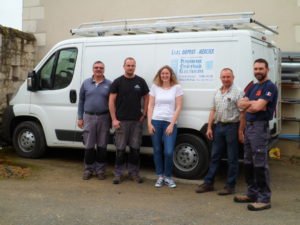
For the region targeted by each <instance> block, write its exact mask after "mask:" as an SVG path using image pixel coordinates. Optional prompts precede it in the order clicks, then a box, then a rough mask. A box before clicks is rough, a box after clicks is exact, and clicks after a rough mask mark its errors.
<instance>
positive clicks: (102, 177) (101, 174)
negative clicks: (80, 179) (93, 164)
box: [97, 173, 105, 180]
mask: <svg viewBox="0 0 300 225" xmlns="http://www.w3.org/2000/svg"><path fill="white" fill-rule="evenodd" d="M97 177H98V180H104V179H105V174H104V173H98V174H97Z"/></svg>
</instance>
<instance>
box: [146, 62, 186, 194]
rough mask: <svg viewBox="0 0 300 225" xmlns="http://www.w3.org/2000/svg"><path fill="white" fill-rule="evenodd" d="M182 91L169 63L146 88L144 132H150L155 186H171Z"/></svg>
mask: <svg viewBox="0 0 300 225" xmlns="http://www.w3.org/2000/svg"><path fill="white" fill-rule="evenodd" d="M182 97H183V90H182V88H181V86H180V85H179V84H178V81H177V79H176V76H175V73H174V71H173V69H172V68H171V67H170V66H163V67H162V68H160V69H159V70H158V72H157V74H156V76H155V77H154V80H153V85H152V87H151V89H150V98H149V105H148V131H149V133H150V134H151V135H152V144H153V150H154V154H153V158H154V163H155V171H156V174H157V176H158V179H157V181H156V183H155V187H162V186H163V185H164V184H165V185H167V186H169V187H170V188H175V187H176V184H175V182H174V181H173V179H172V169H173V152H174V148H175V141H176V135H177V125H176V123H177V118H178V116H179V113H180V111H181V108H182Z"/></svg>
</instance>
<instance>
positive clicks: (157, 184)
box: [154, 176, 164, 188]
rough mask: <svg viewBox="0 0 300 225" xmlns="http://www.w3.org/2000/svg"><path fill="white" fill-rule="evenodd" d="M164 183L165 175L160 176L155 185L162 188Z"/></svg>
mask: <svg viewBox="0 0 300 225" xmlns="http://www.w3.org/2000/svg"><path fill="white" fill-rule="evenodd" d="M163 185H164V177H161V176H159V177H158V179H157V181H156V183H155V185H154V186H155V187H157V188H160V187H162V186H163Z"/></svg>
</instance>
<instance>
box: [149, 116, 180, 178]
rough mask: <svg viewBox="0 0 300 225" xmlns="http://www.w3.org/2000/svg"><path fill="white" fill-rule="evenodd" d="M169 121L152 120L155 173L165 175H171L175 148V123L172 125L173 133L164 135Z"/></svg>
mask: <svg viewBox="0 0 300 225" xmlns="http://www.w3.org/2000/svg"><path fill="white" fill-rule="evenodd" d="M169 124H170V122H168V121H161V120H152V125H153V127H154V128H155V133H154V134H153V135H152V144H153V151H154V152H153V153H154V154H153V159H154V163H155V171H156V174H157V175H162V176H165V177H171V176H172V169H173V152H174V148H175V142H176V136H177V125H176V124H175V125H174V129H173V133H172V134H171V135H166V129H167V127H168V126H169Z"/></svg>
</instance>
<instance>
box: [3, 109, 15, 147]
mask: <svg viewBox="0 0 300 225" xmlns="http://www.w3.org/2000/svg"><path fill="white" fill-rule="evenodd" d="M14 118H15V114H14V111H13V106H11V105H10V106H8V107H7V108H6V109H5V110H4V112H3V116H2V126H1V128H0V129H1V130H0V137H1V140H3V141H5V142H6V143H9V144H10V143H11V142H12V121H13V119H14Z"/></svg>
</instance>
